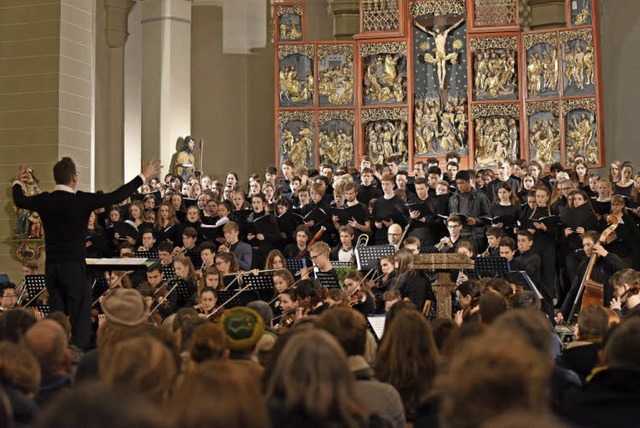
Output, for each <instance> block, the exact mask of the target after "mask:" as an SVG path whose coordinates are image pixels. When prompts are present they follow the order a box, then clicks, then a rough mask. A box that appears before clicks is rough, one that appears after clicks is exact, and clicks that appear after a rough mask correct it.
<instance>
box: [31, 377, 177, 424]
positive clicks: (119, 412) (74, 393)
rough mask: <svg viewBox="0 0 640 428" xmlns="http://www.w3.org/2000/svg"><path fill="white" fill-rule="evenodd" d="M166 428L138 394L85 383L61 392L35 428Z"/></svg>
mask: <svg viewBox="0 0 640 428" xmlns="http://www.w3.org/2000/svg"><path fill="white" fill-rule="evenodd" d="M116 426H117V427H118V428H169V427H170V426H171V425H170V424H169V422H168V421H167V420H166V418H164V417H163V416H162V414H161V412H160V409H159V408H158V407H157V406H156V405H155V404H153V403H152V402H151V401H149V399H148V398H147V397H145V396H143V395H141V394H139V393H136V392H133V391H131V390H128V389H125V388H122V387H120V386H117V385H106V384H103V383H97V382H96V383H86V384H82V385H79V386H77V387H74V388H70V389H68V390H66V391H63V392H61V393H60V394H59V395H58V396H57V397H56V398H55V399H54V400H53V401H52V403H51V405H50V406H48V407H47V408H46V409H45V411H44V413H43V414H42V416H41V417H40V419H39V420H38V423H37V425H36V427H37V428H111V427H116Z"/></svg>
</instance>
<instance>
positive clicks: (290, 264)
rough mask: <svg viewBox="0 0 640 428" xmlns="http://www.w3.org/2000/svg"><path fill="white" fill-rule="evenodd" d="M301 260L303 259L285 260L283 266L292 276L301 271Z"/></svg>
mask: <svg viewBox="0 0 640 428" xmlns="http://www.w3.org/2000/svg"><path fill="white" fill-rule="evenodd" d="M302 260H304V259H286V260H285V261H284V265H285V267H286V268H287V270H289V272H291V273H292V274H293V275H295V274H296V273H298V272H300V269H302Z"/></svg>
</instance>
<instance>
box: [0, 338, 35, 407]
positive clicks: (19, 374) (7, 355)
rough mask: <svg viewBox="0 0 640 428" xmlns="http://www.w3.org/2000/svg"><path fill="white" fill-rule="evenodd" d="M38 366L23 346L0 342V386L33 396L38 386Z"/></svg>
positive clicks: (33, 357)
mask: <svg viewBox="0 0 640 428" xmlns="http://www.w3.org/2000/svg"><path fill="white" fill-rule="evenodd" d="M40 379H41V373H40V364H39V363H38V360H37V359H36V357H35V356H34V355H33V354H32V353H31V352H30V351H29V350H28V349H27V348H26V347H25V346H24V345H18V344H16V343H13V342H9V341H7V340H5V341H2V342H0V384H1V385H2V386H4V387H5V388H7V387H8V388H13V389H15V390H18V391H20V392H22V393H23V394H27V395H29V396H31V397H33V396H35V394H36V392H37V390H38V387H39V386H40Z"/></svg>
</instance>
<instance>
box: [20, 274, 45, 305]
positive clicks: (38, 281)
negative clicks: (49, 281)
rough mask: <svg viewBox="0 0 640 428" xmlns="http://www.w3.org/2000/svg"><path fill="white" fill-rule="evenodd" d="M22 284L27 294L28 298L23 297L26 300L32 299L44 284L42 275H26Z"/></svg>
mask: <svg viewBox="0 0 640 428" xmlns="http://www.w3.org/2000/svg"><path fill="white" fill-rule="evenodd" d="M24 284H25V287H26V288H27V293H28V294H29V298H28V299H23V300H26V301H29V300H30V299H33V298H34V297H35V296H36V295H37V294H39V293H40V292H41V291H42V289H43V288H45V286H46V283H45V280H44V275H27V276H25V277H24Z"/></svg>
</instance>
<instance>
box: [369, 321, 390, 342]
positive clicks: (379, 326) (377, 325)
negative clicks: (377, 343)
mask: <svg viewBox="0 0 640 428" xmlns="http://www.w3.org/2000/svg"><path fill="white" fill-rule="evenodd" d="M367 320H368V321H369V325H370V326H371V328H372V329H373V333H374V334H375V335H376V338H378V340H380V339H382V335H383V334H384V323H385V321H386V320H387V316H386V315H373V316H370V317H367Z"/></svg>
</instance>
